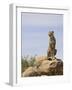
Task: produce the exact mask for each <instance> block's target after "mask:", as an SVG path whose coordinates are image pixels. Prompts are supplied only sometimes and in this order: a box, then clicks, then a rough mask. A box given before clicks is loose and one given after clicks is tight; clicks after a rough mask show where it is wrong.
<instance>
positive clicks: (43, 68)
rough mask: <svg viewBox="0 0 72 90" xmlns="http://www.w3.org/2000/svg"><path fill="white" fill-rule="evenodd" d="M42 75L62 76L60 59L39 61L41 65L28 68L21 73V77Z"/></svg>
mask: <svg viewBox="0 0 72 90" xmlns="http://www.w3.org/2000/svg"><path fill="white" fill-rule="evenodd" d="M37 64H38V63H37ZM42 75H47V76H52V75H63V61H62V60H60V59H54V60H47V59H46V60H41V63H39V64H38V65H35V66H33V67H28V68H27V69H26V70H25V71H24V72H23V77H28V76H42Z"/></svg>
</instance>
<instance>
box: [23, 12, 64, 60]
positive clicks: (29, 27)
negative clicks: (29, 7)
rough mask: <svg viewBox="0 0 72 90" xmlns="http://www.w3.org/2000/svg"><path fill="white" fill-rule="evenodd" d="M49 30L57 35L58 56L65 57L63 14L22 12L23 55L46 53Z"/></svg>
mask: <svg viewBox="0 0 72 90" xmlns="http://www.w3.org/2000/svg"><path fill="white" fill-rule="evenodd" d="M49 31H54V34H55V37H56V42H57V43H56V49H57V55H56V56H57V57H58V58H61V59H63V15H57V14H39V13H22V56H25V55H30V56H34V55H38V56H39V55H46V54H47V49H48V42H49V39H48V32H49Z"/></svg>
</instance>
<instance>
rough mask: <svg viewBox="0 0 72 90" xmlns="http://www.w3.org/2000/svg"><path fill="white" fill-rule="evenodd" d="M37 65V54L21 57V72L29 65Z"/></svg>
mask: <svg viewBox="0 0 72 90" xmlns="http://www.w3.org/2000/svg"><path fill="white" fill-rule="evenodd" d="M34 65H35V56H34V57H32V56H31V57H30V58H29V56H26V57H22V59H21V72H24V71H25V70H26V69H27V68H28V67H30V66H32V67H33V66H34Z"/></svg>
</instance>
